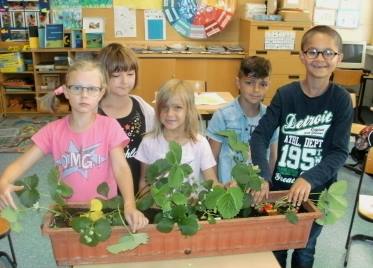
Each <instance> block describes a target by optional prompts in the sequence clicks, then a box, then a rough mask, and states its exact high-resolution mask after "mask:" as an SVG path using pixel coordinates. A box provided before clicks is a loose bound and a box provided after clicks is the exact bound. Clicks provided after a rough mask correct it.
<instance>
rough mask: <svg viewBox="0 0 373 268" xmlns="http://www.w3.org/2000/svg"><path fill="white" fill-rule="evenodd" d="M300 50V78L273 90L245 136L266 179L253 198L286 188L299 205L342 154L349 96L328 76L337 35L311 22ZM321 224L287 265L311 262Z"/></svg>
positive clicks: (330, 174) (324, 183)
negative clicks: (271, 152)
mask: <svg viewBox="0 0 373 268" xmlns="http://www.w3.org/2000/svg"><path fill="white" fill-rule="evenodd" d="M301 50H302V51H301V52H300V60H301V61H302V63H303V64H304V66H305V68H306V78H305V80H303V81H297V82H293V83H290V84H288V85H285V86H283V87H281V88H280V89H279V90H278V91H277V93H276V95H275V96H274V98H273V99H272V102H271V104H270V106H269V107H268V108H267V112H266V114H265V115H264V116H263V117H262V119H261V120H260V121H259V125H258V126H257V128H256V129H255V130H254V132H253V134H252V137H251V141H250V146H251V154H252V161H253V163H254V164H257V165H259V167H260V169H261V175H262V176H263V177H264V179H265V180H266V181H267V182H266V183H264V184H263V187H262V191H260V192H257V193H254V199H255V201H259V200H261V199H262V198H263V197H264V196H266V195H267V193H268V191H269V189H270V190H284V189H290V190H289V194H288V199H289V201H290V202H293V203H294V204H295V205H298V206H299V205H301V203H302V202H303V201H306V200H307V199H308V198H309V197H310V193H311V190H312V193H320V192H321V191H322V190H324V189H325V188H328V187H329V186H330V184H331V183H333V182H334V181H335V180H336V179H337V172H338V170H339V168H340V167H342V166H343V164H344V162H345V160H346V158H347V156H348V143H349V137H350V130H351V124H352V118H353V110H352V104H351V98H350V95H349V93H348V92H347V91H346V90H345V89H343V88H341V87H339V86H337V85H335V84H333V83H330V76H331V74H332V72H333V71H334V69H335V68H336V66H337V64H338V63H339V62H340V61H341V60H342V57H343V54H342V52H341V51H342V39H341V37H340V35H339V34H338V33H337V32H336V31H335V30H334V29H332V28H330V27H328V26H323V25H319V26H315V27H313V28H311V29H310V30H308V31H307V32H306V33H305V34H304V36H303V38H302V43H301ZM277 127H279V128H280V132H279V139H278V158H277V162H276V165H275V170H274V173H273V174H270V172H269V168H268V161H267V158H266V153H265V152H266V148H267V147H268V144H269V141H270V139H271V137H272V134H273V132H274V131H275V130H276V128H277ZM317 197H318V196H312V199H314V198H317ZM321 228H322V227H321V226H320V225H318V224H317V223H314V224H313V226H312V229H311V233H310V237H309V240H308V243H307V245H306V247H305V248H303V249H295V250H294V253H293V256H292V267H293V268H304V267H312V266H313V262H314V253H315V246H316V240H317V237H318V236H319V234H320V232H321ZM274 254H275V256H276V258H277V260H278V261H279V263H280V265H281V267H286V257H287V251H286V250H282V251H275V252H274Z"/></svg>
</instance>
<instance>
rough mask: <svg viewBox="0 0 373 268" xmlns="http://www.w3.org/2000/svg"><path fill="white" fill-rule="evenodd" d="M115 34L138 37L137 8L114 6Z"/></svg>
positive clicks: (117, 35) (117, 36) (116, 35)
mask: <svg viewBox="0 0 373 268" xmlns="http://www.w3.org/2000/svg"><path fill="white" fill-rule="evenodd" d="M114 35H115V37H116V38H119V37H136V35H137V34H136V10H135V9H131V8H127V7H119V6H116V7H114Z"/></svg>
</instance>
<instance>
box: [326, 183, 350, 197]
mask: <svg viewBox="0 0 373 268" xmlns="http://www.w3.org/2000/svg"><path fill="white" fill-rule="evenodd" d="M347 186H348V184H347V181H345V180H340V181H337V182H334V183H333V184H332V185H330V187H329V190H328V192H329V194H330V195H333V196H336V195H344V194H345V193H346V192H347Z"/></svg>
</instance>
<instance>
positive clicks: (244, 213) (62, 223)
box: [50, 206, 307, 228]
mask: <svg viewBox="0 0 373 268" xmlns="http://www.w3.org/2000/svg"><path fill="white" fill-rule="evenodd" d="M64 211H65V212H67V213H65V214H70V215H71V216H72V217H76V216H79V215H82V214H84V213H86V212H87V209H86V208H85V209H84V208H66V209H65V210H64ZM103 212H104V213H105V214H107V213H110V212H114V211H113V210H103ZM160 212H161V210H160V209H156V208H150V209H147V210H146V211H143V213H144V215H145V217H147V218H148V219H149V223H150V224H154V219H155V217H156V215H157V214H158V213H160ZM302 212H307V210H306V209H304V208H303V206H301V207H300V208H299V210H298V213H302ZM197 214H198V213H197ZM277 214H278V215H281V214H284V210H282V209H279V211H278V213H277ZM200 216H201V215H199V218H201V217H200ZM261 216H270V214H269V213H268V212H267V211H265V210H258V209H255V208H248V209H242V210H241V211H240V213H239V214H238V215H237V217H236V218H248V217H261ZM122 217H123V219H124V216H123V214H122ZM70 220H71V217H70V218H68V219H67V218H65V217H63V216H62V215H59V216H56V217H54V219H53V222H51V225H50V227H54V228H63V227H71V222H70ZM111 222H112V226H121V225H122V223H121V222H118V221H111Z"/></svg>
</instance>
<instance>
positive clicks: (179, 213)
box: [171, 206, 187, 222]
mask: <svg viewBox="0 0 373 268" xmlns="http://www.w3.org/2000/svg"><path fill="white" fill-rule="evenodd" d="M171 216H172V218H173V219H174V220H175V221H176V222H180V221H182V220H183V219H185V218H186V217H187V209H186V207H185V206H176V207H173V208H172V209H171Z"/></svg>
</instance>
